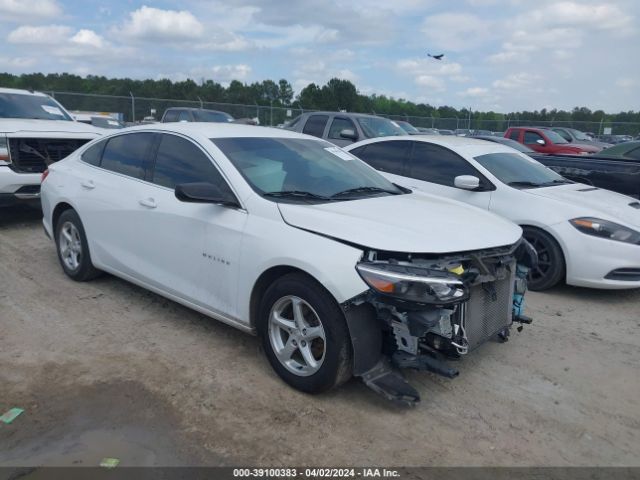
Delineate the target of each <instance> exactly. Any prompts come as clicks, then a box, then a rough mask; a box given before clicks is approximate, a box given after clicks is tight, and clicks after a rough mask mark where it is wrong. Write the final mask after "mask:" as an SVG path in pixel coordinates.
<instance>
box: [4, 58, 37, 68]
mask: <svg viewBox="0 0 640 480" xmlns="http://www.w3.org/2000/svg"><path fill="white" fill-rule="evenodd" d="M35 64H36V60H35V58H28V57H0V69H6V70H14V69H17V70H24V69H27V68H31V67H33V66H34V65H35Z"/></svg>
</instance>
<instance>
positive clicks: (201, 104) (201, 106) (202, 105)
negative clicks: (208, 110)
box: [198, 97, 204, 109]
mask: <svg viewBox="0 0 640 480" xmlns="http://www.w3.org/2000/svg"><path fill="white" fill-rule="evenodd" d="M198 100H200V108H201V109H202V108H204V104H203V103H202V99H201V98H200V97H198Z"/></svg>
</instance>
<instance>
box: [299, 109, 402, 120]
mask: <svg viewBox="0 0 640 480" xmlns="http://www.w3.org/2000/svg"><path fill="white" fill-rule="evenodd" d="M302 115H345V116H348V117H365V118H383V119H385V120H389V119H388V118H387V117H382V116H380V115H370V114H368V113H356V112H329V111H318V112H316V111H313V112H304V113H303V114H302Z"/></svg>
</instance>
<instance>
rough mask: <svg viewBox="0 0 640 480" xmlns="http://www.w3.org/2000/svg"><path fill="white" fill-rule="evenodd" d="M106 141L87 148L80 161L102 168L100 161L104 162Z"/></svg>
mask: <svg viewBox="0 0 640 480" xmlns="http://www.w3.org/2000/svg"><path fill="white" fill-rule="evenodd" d="M105 143H106V142H105V141H104V140H103V141H101V142H98V143H95V144H93V145H91V146H90V147H89V148H87V149H86V150H85V151H84V152H83V153H82V155H80V159H81V160H82V161H83V162H85V163H88V164H89V165H94V166H96V167H99V166H100V161H101V160H102V151H103V150H104V145H105Z"/></svg>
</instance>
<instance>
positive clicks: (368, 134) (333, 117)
mask: <svg viewBox="0 0 640 480" xmlns="http://www.w3.org/2000/svg"><path fill="white" fill-rule="evenodd" d="M284 128H286V129H287V130H293V131H295V132H300V133H306V134H307V135H313V136H314V137H318V138H323V139H325V140H327V141H329V142H331V143H335V144H336V145H338V146H340V147H344V146H346V145H350V144H352V143H353V142H359V141H360V140H366V139H367V138H376V137H388V136H393V135H407V132H405V131H404V130H403V129H402V128H400V126H399V125H398V124H397V123H396V122H394V121H392V120H389V119H388V118H384V117H377V116H375V115H366V114H363V113H342V112H308V113H303V114H302V115H300V116H299V117H296V118H294V119H293V120H291V122H289V123H288V124H287V125H285V126H284Z"/></svg>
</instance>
